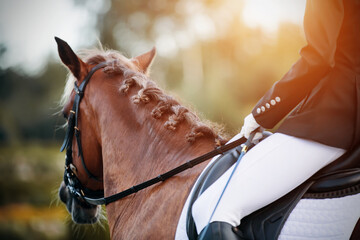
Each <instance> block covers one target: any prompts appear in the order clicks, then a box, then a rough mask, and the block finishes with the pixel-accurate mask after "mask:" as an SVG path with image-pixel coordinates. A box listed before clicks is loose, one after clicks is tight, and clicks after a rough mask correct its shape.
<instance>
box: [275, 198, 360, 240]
mask: <svg viewBox="0 0 360 240" xmlns="http://www.w3.org/2000/svg"><path fill="white" fill-rule="evenodd" d="M359 217H360V193H359V194H356V195H352V196H346V197H342V198H331V199H302V200H300V202H299V203H298V204H297V205H296V207H295V209H294V210H293V211H292V212H291V214H290V216H289V218H288V219H287V221H286V223H285V225H284V227H283V229H282V231H281V234H280V236H279V238H278V239H279V240H305V239H316V240H348V239H349V238H350V236H351V233H352V231H353V229H354V227H355V224H356V222H357V221H358V219H359Z"/></svg>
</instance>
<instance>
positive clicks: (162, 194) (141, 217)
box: [59, 50, 221, 239]
mask: <svg viewBox="0 0 360 240" xmlns="http://www.w3.org/2000/svg"><path fill="white" fill-rule="evenodd" d="M59 53H60V56H61V55H62V54H63V55H64V54H65V55H66V54H67V53H66V52H65V53H61V52H60V50H59ZM154 55H155V51H154V50H152V51H150V52H148V53H146V54H143V55H141V56H139V57H137V58H134V59H132V60H130V61H129V62H125V63H122V62H121V61H120V60H119V61H120V64H121V66H122V67H123V69H124V67H126V68H128V69H130V70H131V71H136V72H138V73H141V74H143V73H147V72H148V67H149V66H150V64H151V62H152V60H153V57H154ZM69 58H70V59H71V57H69V56H63V57H62V60H63V62H64V63H65V65H67V67H68V68H69V69H70V71H72V73H73V75H74V76H77V79H78V80H77V81H81V79H83V78H84V77H85V75H86V74H87V72H89V70H90V69H91V68H92V67H93V66H94V64H96V63H97V62H99V61H100V60H101V61H102V60H107V59H106V56H101V55H94V54H93V55H92V56H87V60H86V59H85V60H84V61H85V62H86V63H84V62H82V61H81V60H80V61H81V64H79V66H80V68H81V69H78V67H74V66H72V65H73V64H74V63H73V62H76V59H75V60H73V61H69ZM73 58H75V57H74V56H73ZM64 59H65V60H66V61H64ZM110 68H111V66H110ZM108 70H109V69H106V68H105V69H104V71H97V72H96V73H95V74H94V75H93V77H92V78H91V80H90V82H89V84H88V85H87V87H86V91H85V94H84V98H83V100H82V102H81V104H80V113H79V128H80V130H81V140H82V146H83V154H84V159H85V162H86V166H87V167H88V169H89V170H90V171H91V172H92V173H93V174H94V175H96V176H98V177H101V178H103V180H104V184H103V186H102V184H100V183H98V182H95V181H94V180H91V179H89V178H88V177H87V175H86V173H85V172H84V169H83V168H82V167H81V162H80V160H79V158H78V157H77V152H76V149H77V146H76V143H75V141H74V142H73V149H74V150H75V151H74V154H73V157H74V164H75V165H76V166H77V168H78V177H79V179H80V181H81V182H82V183H83V184H84V185H85V186H86V187H87V188H90V189H93V190H97V189H101V188H102V187H103V188H104V191H105V196H109V195H112V194H115V193H117V192H120V191H122V190H125V189H127V188H129V187H131V186H133V185H136V184H138V183H140V182H143V181H145V180H148V179H150V178H153V177H155V176H157V175H159V174H161V173H163V172H166V171H168V170H170V169H172V168H174V167H176V166H178V165H180V164H183V163H184V162H186V161H187V160H190V159H192V158H195V157H197V156H199V155H201V154H204V153H205V152H208V151H210V150H212V149H213V147H214V146H215V145H214V142H215V140H216V139H217V140H218V139H221V137H219V136H218V135H217V134H215V132H213V131H212V130H211V129H209V128H208V127H206V126H205V125H203V124H202V125H199V126H200V127H194V126H193V122H192V121H193V120H194V119H190V120H189V119H188V121H187V120H186V121H185V119H182V118H187V117H188V118H189V116H190V118H193V116H195V115H194V114H193V113H191V114H192V115H186V116H187V117H186V116H185V117H182V118H181V116H180V115H176V114H174V113H173V112H171V111H164V112H162V113H161V114H158V113H155V114H151V113H152V112H154V111H153V110H154V109H155V110H156V109H160V110H161V109H163V108H161V106H162V105H161V104H162V103H161V102H159V99H145V100H144V99H143V100H141V99H140V100H139V99H138V100H139V101H137V100H136V96H139V98H141V97H144V96H145V97H148V96H150V98H156V96H155V97H152V96H151V95H144V94H143V92H139V91H141V89H142V86H139V85H134V84H130V85H129V86H127V85H124V84H123V81H124V72H123V71H122V70H121V69H120V70H121V71H118V72H116V71H113V73H112V74H109V73H107V71H108ZM74 71H76V72H74ZM79 79H80V80H79ZM124 86H125V88H126V86H127V88H126V89H125V90H126V91H124V92H126V94H121V93H120V92H119V88H120V89H122V90H124ZM155 90H156V91H158V90H157V89H155ZM156 91H155V92H156ZM133 96H135V97H133ZM73 98H74V92H72V93H71V94H69V96H68V99H67V103H66V104H64V112H65V113H68V112H69V111H70V107H71V106H72V101H73ZM151 100H155V101H151ZM175 102H176V101H175ZM136 103H137V104H136ZM176 103H177V102H176ZM159 106H160V108H159ZM179 116H180V117H179ZM195 117H196V116H195ZM172 118H173V120H174V119H175V120H174V121H175V123H173V125H171V124H172V123H171V120H172ZM177 118H178V119H177ZM174 121H173V122H174ZM168 122H170V123H169V124H170V125H171V127H166V126H167V125H169V124H168ZM164 126H165V127H164ZM194 129H197V130H196V131H198V132H196V134H193V135H192V137H193V139H192V142H189V141H186V139H188V140H189V132H191V131H194ZM199 136H201V137H199ZM195 138H196V139H197V140H196V141H194V139H195ZM203 167H204V164H202V165H199V166H196V167H194V168H193V169H190V170H187V171H186V172H183V173H181V174H179V175H177V176H175V177H173V178H171V179H169V180H167V181H165V182H163V183H160V184H157V185H155V186H152V187H150V188H148V189H145V190H142V191H140V192H138V193H136V194H134V195H131V196H129V197H126V198H124V199H122V200H119V201H117V202H114V203H111V204H109V205H107V206H106V209H107V216H108V222H109V226H110V232H111V236H112V238H113V239H173V238H174V235H175V230H176V225H177V222H178V219H179V216H180V213H181V210H182V207H183V205H184V202H185V200H186V197H187V196H188V193H189V191H190V189H191V187H192V185H193V183H194V181H195V179H196V177H197V176H198V175H199V173H200V171H201V170H202V169H203Z"/></svg>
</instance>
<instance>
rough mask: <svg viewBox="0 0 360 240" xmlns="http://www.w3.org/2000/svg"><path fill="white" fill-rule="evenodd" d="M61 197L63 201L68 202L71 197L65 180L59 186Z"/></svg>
mask: <svg viewBox="0 0 360 240" xmlns="http://www.w3.org/2000/svg"><path fill="white" fill-rule="evenodd" d="M59 198H60V200H61V201H62V202H63V203H66V202H67V200H68V198H69V194H68V192H67V188H66V186H65V184H63V182H62V183H61V185H60V188H59Z"/></svg>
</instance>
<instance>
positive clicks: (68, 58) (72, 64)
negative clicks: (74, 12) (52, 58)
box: [55, 37, 86, 80]
mask: <svg viewBox="0 0 360 240" xmlns="http://www.w3.org/2000/svg"><path fill="white" fill-rule="evenodd" d="M55 41H56V43H57V45H58V52H59V56H60V58H61V61H62V62H63V63H64V64H65V65H66V66H67V67H68V68H69V69H70V71H71V72H72V74H73V75H74V76H75V77H76V78H77V79H78V80H80V79H82V76H83V75H85V74H86V73H84V72H85V71H86V64H85V63H84V62H83V61H82V60H81V59H80V58H79V57H78V56H77V55H76V54H75V53H74V51H73V50H72V49H71V47H70V46H69V45H68V44H67V42H65V41H64V40H62V39H60V38H58V37H55Z"/></svg>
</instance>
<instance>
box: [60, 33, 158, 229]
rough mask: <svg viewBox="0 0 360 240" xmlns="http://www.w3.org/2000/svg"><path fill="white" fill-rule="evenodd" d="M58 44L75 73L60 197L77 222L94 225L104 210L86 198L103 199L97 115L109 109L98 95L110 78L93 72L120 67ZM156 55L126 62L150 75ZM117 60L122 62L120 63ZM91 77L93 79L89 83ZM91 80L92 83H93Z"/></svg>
mask: <svg viewBox="0 0 360 240" xmlns="http://www.w3.org/2000/svg"><path fill="white" fill-rule="evenodd" d="M55 40H56V42H57V45H58V52H59V56H60V58H61V60H62V62H63V63H64V65H65V66H66V67H67V68H68V69H69V70H70V72H71V75H70V76H69V79H68V81H67V85H66V87H65V91H64V95H63V101H62V102H63V103H62V105H63V110H62V112H63V115H64V117H65V119H66V120H67V121H68V125H69V126H68V128H69V129H68V131H67V136H66V139H65V142H64V145H63V148H66V151H67V154H66V164H65V173H64V181H63V182H62V183H61V185H60V188H59V197H60V199H61V201H62V202H63V203H65V204H66V207H67V210H68V211H69V213H70V214H71V215H72V219H73V221H74V222H76V223H83V224H89V223H90V224H91V223H95V222H97V220H98V218H99V215H100V214H99V213H100V206H96V205H92V204H89V203H87V202H86V201H85V200H84V198H83V196H84V195H85V194H86V195H87V196H100V195H103V190H104V186H103V161H102V142H101V136H100V134H101V132H100V128H99V120H98V116H97V115H96V114H94V112H95V109H96V108H106V107H104V106H103V104H102V102H103V99H104V97H103V96H99V91H94V89H99V88H101V85H103V81H102V80H103V79H104V78H106V76H105V75H104V73H102V71H97V72H95V71H96V70H97V69H96V70H95V71H93V72H92V69H93V68H94V67H95V66H96V65H97V64H98V63H99V62H101V63H102V64H103V66H101V67H99V69H100V68H103V70H104V69H106V65H108V64H110V65H111V64H116V63H115V62H111V61H110V62H109V61H108V62H106V61H107V60H108V59H96V57H93V58H88V59H85V60H84V59H82V58H81V57H79V56H78V55H76V54H75V53H74V51H73V50H72V49H71V47H70V46H69V45H68V44H67V43H66V42H65V41H63V40H61V39H59V38H55ZM154 55H155V49H153V50H152V51H150V52H148V53H146V54H143V55H140V56H138V57H136V58H133V59H131V60H129V61H127V60H125V59H124V62H126V63H125V64H126V65H127V67H129V68H130V69H132V70H134V71H140V72H142V73H147V71H148V68H149V66H150V64H151V61H152V59H153V57H154ZM97 57H98V56H97ZM110 58H111V57H110ZM114 58H115V57H114ZM113 60H114V61H119V59H113ZM110 68H111V66H110ZM90 74H91V76H90V77H88V79H87V76H89V75H90ZM92 74H93V76H92ZM90 78H91V81H89V80H90ZM84 81H89V82H91V83H89V86H88V87H87V91H86V94H84V93H85V92H84V91H85V86H84V87H83V89H80V91H81V93H79V92H78V91H79V88H81V86H82V84H83V85H85V84H87V83H84ZM108 82H109V81H108ZM74 86H75V87H74ZM80 101H81V102H80ZM76 105H77V106H76ZM74 118H76V119H74ZM70 119H71V120H70ZM70 121H71V122H72V124H70ZM110 125H111V124H110ZM70 128H71V129H70Z"/></svg>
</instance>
